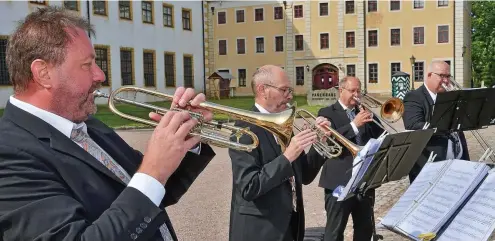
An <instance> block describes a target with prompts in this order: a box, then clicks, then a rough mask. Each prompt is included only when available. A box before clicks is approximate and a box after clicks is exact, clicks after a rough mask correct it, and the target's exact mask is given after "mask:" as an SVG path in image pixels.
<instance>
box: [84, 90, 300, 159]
mask: <svg viewBox="0 0 495 241" xmlns="http://www.w3.org/2000/svg"><path fill="white" fill-rule="evenodd" d="M124 91H127V92H135V93H139V92H141V93H144V94H149V95H152V96H156V97H159V98H163V99H164V100H168V101H172V100H173V95H168V94H165V93H161V92H157V91H153V90H148V89H144V88H139V87H133V86H124V87H121V88H119V89H117V90H115V91H113V92H111V93H110V95H108V94H105V93H103V92H101V91H99V90H95V91H94V93H93V94H94V95H95V97H104V98H108V105H109V108H110V110H111V111H112V112H113V113H114V114H116V115H118V116H120V117H122V118H125V119H128V120H132V121H136V122H140V123H143V124H146V125H150V126H157V124H158V123H156V122H155V121H152V120H148V119H143V118H140V117H136V116H133V115H130V114H125V113H122V112H121V111H119V110H118V109H117V107H116V106H115V102H121V103H125V104H130V105H135V106H139V107H143V108H146V109H150V110H152V111H153V112H156V113H158V114H162V115H163V114H165V113H166V112H168V111H181V112H188V113H189V114H191V116H192V117H193V118H196V119H197V120H198V125H197V126H196V127H194V128H193V129H192V130H191V132H190V133H189V134H190V135H192V136H200V137H201V142H203V143H206V144H212V145H215V146H218V147H222V148H232V149H236V150H243V151H251V150H252V149H254V148H256V147H257V146H258V144H259V140H258V137H257V136H256V134H255V133H253V132H252V131H250V130H248V129H247V128H240V127H236V126H233V125H229V124H226V123H222V122H219V121H215V120H212V121H208V122H207V121H204V120H203V118H202V115H201V114H200V113H197V112H192V111H189V110H184V109H179V108H175V107H171V108H170V109H167V108H164V107H160V106H156V105H152V104H149V103H144V102H138V101H134V100H129V99H125V98H121V97H117V96H116V95H117V94H119V93H121V92H124ZM200 107H202V108H205V109H207V110H209V111H211V112H213V113H214V114H215V113H216V114H226V115H228V116H229V117H230V118H232V119H237V120H242V121H245V122H248V123H252V124H254V125H257V126H260V127H263V128H265V129H266V130H268V131H270V132H272V133H273V134H275V135H276V136H277V137H278V139H279V141H280V143H281V144H282V145H284V146H287V145H288V143H289V141H290V137H291V134H292V123H293V119H294V114H295V108H291V109H288V110H286V111H283V112H281V113H278V114H265V113H259V112H253V111H247V110H242V109H237V108H233V107H228V106H223V105H219V104H215V103H211V102H203V103H201V104H200ZM225 130H227V131H230V132H231V134H225V132H226V131H225ZM222 132H224V133H223V134H222ZM243 135H247V136H249V137H250V138H251V140H252V143H250V144H242V143H240V142H239V139H240V137H242V136H243ZM231 137H236V138H237V142H235V141H231Z"/></svg>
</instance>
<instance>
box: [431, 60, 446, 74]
mask: <svg viewBox="0 0 495 241" xmlns="http://www.w3.org/2000/svg"><path fill="white" fill-rule="evenodd" d="M442 64H445V65H448V64H447V62H445V61H443V60H433V61H431V63H430V65H428V73H430V72H433V68H434V67H435V66H438V65H442Z"/></svg>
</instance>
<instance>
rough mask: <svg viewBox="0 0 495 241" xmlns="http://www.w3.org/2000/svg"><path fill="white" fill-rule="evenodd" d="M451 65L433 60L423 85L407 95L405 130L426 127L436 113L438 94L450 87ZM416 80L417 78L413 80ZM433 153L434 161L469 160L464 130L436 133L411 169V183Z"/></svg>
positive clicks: (405, 99)
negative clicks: (434, 107)
mask: <svg viewBox="0 0 495 241" xmlns="http://www.w3.org/2000/svg"><path fill="white" fill-rule="evenodd" d="M450 78H452V76H451V75H450V65H448V64H447V63H446V62H444V61H432V62H431V64H430V66H429V67H428V73H427V74H426V80H425V81H424V84H423V85H422V86H421V87H419V88H417V89H416V90H413V91H410V92H408V93H407V94H406V96H405V97H404V118H403V119H404V127H405V129H406V130H420V129H423V127H424V125H425V123H426V122H429V121H430V119H431V117H432V113H433V110H432V109H433V104H435V100H436V97H437V93H440V92H445V91H446V90H445V88H444V86H450V85H451V83H450ZM413 81H414V80H413ZM431 152H434V153H435V154H436V155H437V157H436V158H435V161H442V160H446V159H450V158H452V159H455V158H457V159H463V160H469V152H468V147H467V143H466V138H465V137H464V133H463V132H462V131H461V132H453V133H450V134H449V133H436V134H434V135H433V136H432V137H431V139H430V140H429V141H428V143H427V144H426V147H425V149H424V150H423V152H422V154H421V156H420V157H419V158H418V160H417V161H416V163H415V164H414V166H413V168H412V169H411V171H410V172H409V181H410V182H411V183H412V182H413V181H414V179H415V178H416V176H418V174H419V172H420V171H421V169H422V168H423V166H424V165H425V163H426V161H427V160H428V157H429V156H430V154H431Z"/></svg>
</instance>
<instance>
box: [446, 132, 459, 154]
mask: <svg viewBox="0 0 495 241" xmlns="http://www.w3.org/2000/svg"><path fill="white" fill-rule="evenodd" d="M449 140H451V141H452V149H453V151H454V158H457V156H458V155H459V153H460V152H461V141H460V140H461V139H460V138H459V134H458V133H457V132H452V133H450V135H449Z"/></svg>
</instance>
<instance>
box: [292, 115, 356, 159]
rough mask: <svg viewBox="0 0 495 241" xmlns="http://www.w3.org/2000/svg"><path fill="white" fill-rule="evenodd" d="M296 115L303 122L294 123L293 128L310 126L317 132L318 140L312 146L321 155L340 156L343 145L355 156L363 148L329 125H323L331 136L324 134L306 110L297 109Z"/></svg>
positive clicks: (301, 129)
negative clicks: (300, 123) (299, 123)
mask: <svg viewBox="0 0 495 241" xmlns="http://www.w3.org/2000/svg"><path fill="white" fill-rule="evenodd" d="M304 115H306V116H307V117H304ZM296 116H299V117H300V118H301V119H302V120H303V121H304V122H303V123H304V124H303V125H302V126H297V125H296V124H294V128H295V129H296V130H297V131H303V130H305V129H307V128H310V129H311V130H313V131H315V132H316V133H317V138H318V140H317V142H316V143H315V144H313V147H314V148H315V150H316V151H317V152H318V153H319V154H320V155H322V156H325V157H327V158H329V159H331V158H334V157H338V156H340V155H341V154H342V145H343V146H344V147H345V148H347V149H348V150H349V151H350V152H351V154H352V156H353V157H354V158H355V157H356V156H357V154H358V153H359V151H360V150H361V149H362V148H363V147H360V146H358V145H355V144H354V143H352V142H351V141H349V140H348V139H347V138H345V137H344V136H343V135H341V134H340V133H338V132H337V131H336V130H334V129H332V128H331V127H329V126H324V127H323V128H325V129H326V130H327V131H329V132H330V133H331V136H328V135H326V134H325V133H324V132H323V131H322V130H320V129H319V128H318V127H317V126H316V124H315V121H316V117H315V116H314V115H313V114H311V113H310V112H309V111H307V110H304V109H297V110H296ZM309 119H313V122H311V121H310V120H309ZM324 138H326V140H323V139H324ZM339 143H340V144H339ZM341 144H342V145H341Z"/></svg>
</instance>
